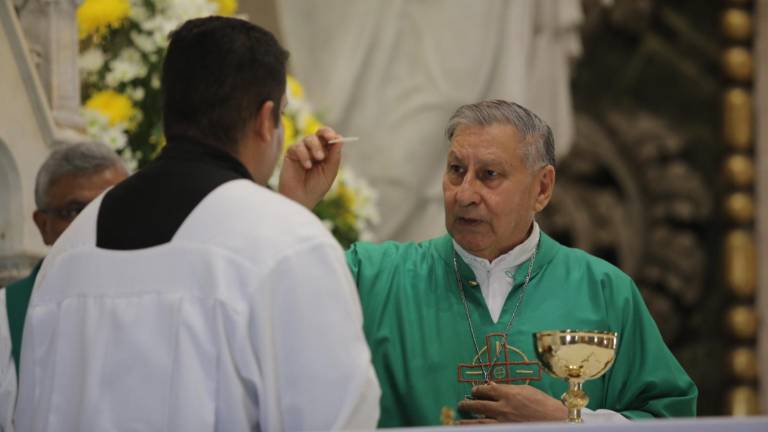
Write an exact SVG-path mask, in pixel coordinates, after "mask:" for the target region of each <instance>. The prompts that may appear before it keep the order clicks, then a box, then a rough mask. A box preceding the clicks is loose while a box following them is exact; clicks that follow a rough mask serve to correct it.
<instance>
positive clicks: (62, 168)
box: [35, 142, 128, 209]
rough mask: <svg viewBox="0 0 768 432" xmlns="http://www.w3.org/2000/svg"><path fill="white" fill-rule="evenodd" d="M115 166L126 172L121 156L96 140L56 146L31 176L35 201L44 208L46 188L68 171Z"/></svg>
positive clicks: (96, 171)
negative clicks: (34, 175) (33, 175)
mask: <svg viewBox="0 0 768 432" xmlns="http://www.w3.org/2000/svg"><path fill="white" fill-rule="evenodd" d="M110 168H118V169H121V170H123V171H124V172H125V173H126V174H127V173H128V170H127V169H126V168H125V165H124V164H123V160H122V159H120V156H118V155H117V153H115V151H114V150H112V149H111V148H109V147H107V146H106V145H105V144H102V143H99V142H80V143H76V144H69V145H65V146H63V147H59V148H57V149H55V150H54V151H53V152H51V154H50V155H48V158H47V159H46V160H45V162H43V166H41V167H40V170H39V171H38V172H37V178H36V179H35V205H37V208H38V209H44V208H45V207H46V205H47V200H48V191H49V189H50V188H51V185H53V183H54V182H56V180H58V179H60V178H61V177H63V176H65V175H68V174H75V175H79V174H95V173H98V172H101V171H106V170H108V169H110Z"/></svg>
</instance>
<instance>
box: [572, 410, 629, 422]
mask: <svg viewBox="0 0 768 432" xmlns="http://www.w3.org/2000/svg"><path fill="white" fill-rule="evenodd" d="M581 418H582V419H583V420H584V423H592V424H594V423H625V422H628V421H630V420H629V419H628V418H626V417H624V416H623V415H621V414H619V413H617V412H616V411H611V410H607V409H599V410H597V411H592V410H591V409H589V408H583V409H582V410H581Z"/></svg>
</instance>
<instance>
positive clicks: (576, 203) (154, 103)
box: [0, 0, 768, 415]
mask: <svg viewBox="0 0 768 432" xmlns="http://www.w3.org/2000/svg"><path fill="white" fill-rule="evenodd" d="M2 1H3V5H2V9H0V20H1V21H0V22H1V23H2V33H0V42H2V44H1V45H0V95H2V97H3V99H5V100H6V103H4V104H2V106H0V285H5V284H6V283H8V282H10V281H13V280H15V279H17V278H19V277H21V276H23V275H25V274H26V272H28V270H29V268H30V267H31V266H32V265H33V264H34V263H35V262H36V261H37V260H38V259H39V258H40V257H41V256H42V255H44V254H45V249H44V247H43V245H42V242H41V241H40V239H39V238H38V237H39V236H38V235H37V233H36V231H35V228H34V226H33V225H32V221H31V216H30V215H31V213H32V210H34V202H33V200H32V185H33V184H34V175H35V173H36V171H37V169H38V168H39V166H40V164H41V163H42V160H43V159H44V158H45V156H46V155H47V154H48V152H50V150H51V148H54V147H55V146H57V145H62V144H64V143H67V142H71V141H72V140H76V139H78V137H82V136H84V135H86V136H89V137H92V138H95V139H99V140H102V141H105V142H107V143H108V144H109V145H111V146H112V147H113V148H115V149H116V150H117V151H119V152H120V154H121V155H122V156H123V157H124V158H125V159H126V160H127V161H128V162H129V163H130V164H131V166H133V167H134V168H140V167H141V166H142V165H143V164H145V163H146V162H148V161H149V160H151V159H152V158H153V157H154V156H156V155H157V153H158V152H159V150H160V149H161V148H162V146H163V145H164V138H163V136H162V130H161V128H160V127H159V124H160V117H159V99H158V98H159V92H158V84H159V73H160V67H161V60H162V53H163V50H164V47H165V44H166V43H167V33H168V32H169V31H170V30H172V29H173V28H175V26H176V25H178V23H180V22H182V21H183V20H185V19H188V18H192V17H194V16H204V15H209V14H213V13H219V14H225V15H238V16H242V17H243V18H246V19H249V20H251V21H252V22H254V23H256V24H259V25H261V26H263V27H265V28H267V29H268V30H270V31H272V32H274V33H275V34H276V35H277V37H278V39H279V40H280V41H281V42H282V43H283V44H284V45H285V46H286V48H287V49H288V50H289V51H290V52H291V60H290V73H291V77H290V79H289V88H288V97H289V101H290V105H289V109H288V112H287V115H286V118H284V120H283V126H284V128H285V130H286V141H287V144H289V143H290V142H292V141H294V140H295V139H299V138H300V137H301V136H303V135H305V134H308V133H313V132H314V131H315V130H316V129H317V128H318V127H319V126H320V125H322V124H328V125H330V126H332V127H334V128H335V129H336V130H338V131H339V132H341V133H342V134H344V135H350V136H359V137H360V138H361V139H360V141H358V142H355V143H350V144H349V145H347V147H346V150H345V152H346V154H345V165H344V172H343V173H342V176H341V179H340V180H339V182H338V183H337V185H335V186H334V189H333V191H332V193H331V194H330V195H329V198H328V199H326V201H324V203H322V204H321V205H320V206H319V207H318V209H316V210H315V211H316V213H317V214H318V216H319V217H321V219H323V220H324V221H325V222H326V224H327V225H328V227H329V229H331V230H332V231H333V232H334V234H335V235H336V237H337V238H338V239H339V241H340V242H341V243H342V244H344V245H348V244H349V243H351V242H353V241H355V240H359V239H372V240H388V239H394V240H400V241H418V240H423V239H427V238H430V237H432V236H435V235H439V234H441V233H442V232H444V224H443V210H442V193H441V190H440V179H441V176H442V171H443V169H444V163H445V160H444V154H445V149H446V146H447V142H446V140H445V138H444V135H443V128H444V127H445V123H446V121H447V119H448V117H449V116H450V114H451V113H452V112H453V111H454V110H455V109H456V108H457V107H458V106H459V105H461V104H464V103H472V102H476V101H479V100H482V99H488V98H502V99H509V100H514V101H518V102H520V103H522V104H523V105H526V106H528V107H529V108H532V109H533V110H534V111H536V112H537V113H539V114H540V115H541V116H542V117H543V118H544V119H545V120H546V121H547V122H549V123H550V124H551V125H552V126H553V129H554V131H555V137H556V142H557V148H558V151H557V156H558V167H557V170H558V179H557V187H556V192H555V195H554V198H553V201H552V203H551V204H550V206H549V207H548V208H547V209H546V210H545V212H544V213H543V214H542V215H541V216H540V219H539V222H540V224H541V225H542V228H543V229H544V230H545V231H547V232H548V233H549V234H551V235H552V236H553V237H555V238H556V239H558V240H559V241H561V242H562V243H565V244H567V245H572V246H575V247H579V248H582V249H584V250H586V251H588V252H590V253H592V254H595V255H597V256H600V257H602V258H604V259H606V260H608V261H610V262H612V263H614V264H616V265H617V266H619V267H620V268H622V269H623V270H624V271H625V272H627V273H628V274H630V275H631V276H632V277H633V279H634V280H635V281H636V282H637V284H638V286H639V287H640V289H641V291H642V293H643V296H644V298H645V300H646V303H647V304H648V307H649V309H650V310H651V312H652V314H653V316H654V317H655V319H656V321H657V323H658V325H659V327H660V329H661V331H662V333H663V335H664V337H665V339H666V341H667V343H668V344H669V346H670V347H671V349H672V350H673V352H674V353H675V354H676V356H677V357H678V359H679V360H680V361H681V363H682V364H683V365H684V367H685V368H686V370H687V371H688V372H689V373H690V374H691V376H692V378H693V379H694V381H695V382H696V383H697V385H698V386H699V390H700V393H701V397H700V399H699V412H700V414H701V415H755V414H758V413H761V412H762V413H768V324H766V321H765V319H764V317H765V315H766V312H767V311H768V276H766V273H767V272H765V271H764V270H762V269H761V265H760V264H763V265H764V264H768V248H766V245H767V244H768V176H764V175H762V176H761V173H764V172H766V168H768V109H766V102H768V60H767V59H768V1H766V0H751V1H750V0H741V1H737V0H708V1H701V0H613V1H608V0H582V1H579V0H488V1H483V2H469V1H463V0H418V1H416V0H410V1H407V0H389V1H383V0H325V1H311V0H239V1H235V0H217V1H213V0H210V1H209V0H185V1H181V0H176V1H174V0H155V1H150V0H131V1H128V0H85V1H82V2H78V1H75V0H47V1H43V0H2ZM763 267H764V266H763ZM761 318H763V319H762V320H761ZM761 376H762V377H764V378H763V379H762V381H761V379H760V377H761Z"/></svg>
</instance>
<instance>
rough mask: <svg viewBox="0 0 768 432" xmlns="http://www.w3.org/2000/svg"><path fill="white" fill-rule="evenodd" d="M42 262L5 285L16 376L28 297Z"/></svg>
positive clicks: (30, 294)
mask: <svg viewBox="0 0 768 432" xmlns="http://www.w3.org/2000/svg"><path fill="white" fill-rule="evenodd" d="M42 264H43V261H42V260H41V261H40V262H39V263H37V265H35V268H33V269H32V273H30V274H29V275H28V276H27V277H25V278H24V279H21V280H18V281H16V282H14V283H12V284H10V285H8V286H7V287H5V307H6V309H7V311H8V328H9V329H10V331H11V353H12V354H13V361H14V364H15V365H16V372H17V374H16V376H17V377H18V376H20V375H19V373H18V372H19V357H20V356H21V337H22V333H23V332H24V320H25V319H26V317H27V307H28V306H29V299H30V297H32V287H34V286H35V279H37V273H38V272H39V271H40V266H41V265H42Z"/></svg>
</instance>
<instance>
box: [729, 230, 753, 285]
mask: <svg viewBox="0 0 768 432" xmlns="http://www.w3.org/2000/svg"><path fill="white" fill-rule="evenodd" d="M755 254H756V251H755V242H754V240H753V235H752V232H750V231H747V230H745V229H734V230H731V231H730V232H729V233H728V234H727V235H726V236H725V284H726V286H727V287H728V289H729V290H730V291H731V292H732V293H733V294H735V295H736V296H738V297H741V298H745V299H751V298H753V297H754V295H755V288H756V286H757V274H756V273H757V272H756V268H755V265H756V262H755V256H756V255H755Z"/></svg>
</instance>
